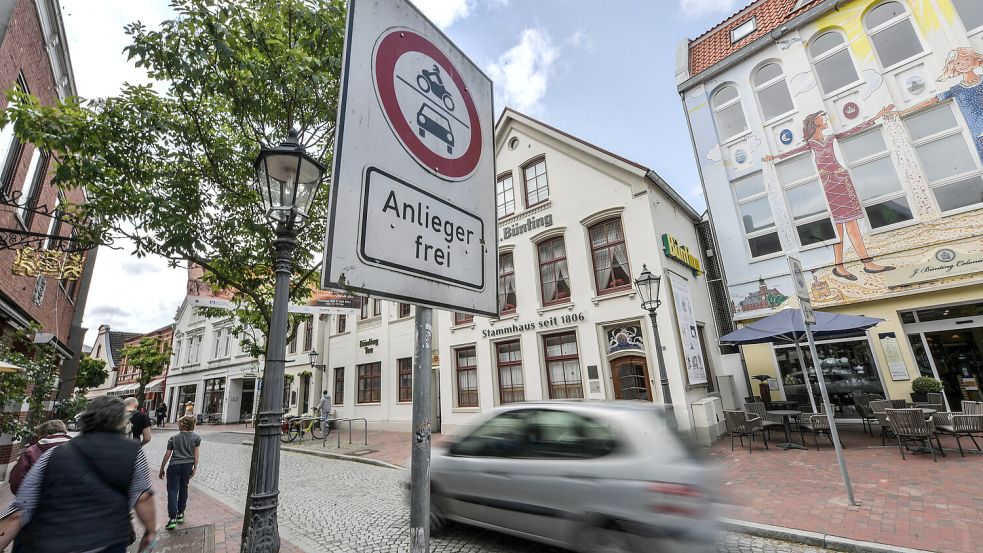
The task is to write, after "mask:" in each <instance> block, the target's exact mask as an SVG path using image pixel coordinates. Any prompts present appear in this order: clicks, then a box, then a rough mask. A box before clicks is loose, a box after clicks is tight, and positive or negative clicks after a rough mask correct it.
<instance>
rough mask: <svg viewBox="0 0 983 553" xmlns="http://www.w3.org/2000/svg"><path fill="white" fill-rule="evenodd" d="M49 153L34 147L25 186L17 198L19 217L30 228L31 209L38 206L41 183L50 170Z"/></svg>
mask: <svg viewBox="0 0 983 553" xmlns="http://www.w3.org/2000/svg"><path fill="white" fill-rule="evenodd" d="M48 159H49V156H48V153H47V152H43V151H41V149H40V148H34V153H32V154H31V163H30V165H28V166H27V175H26V176H25V177H24V186H23V187H22V188H21V196H20V198H18V200H17V204H18V207H17V217H18V218H20V221H21V223H23V224H24V226H25V227H27V228H30V226H31V220H32V219H33V218H34V212H33V211H31V210H32V209H34V208H35V207H36V206H37V203H38V197H39V196H40V195H41V184H42V183H43V182H44V177H45V174H46V173H47V172H48Z"/></svg>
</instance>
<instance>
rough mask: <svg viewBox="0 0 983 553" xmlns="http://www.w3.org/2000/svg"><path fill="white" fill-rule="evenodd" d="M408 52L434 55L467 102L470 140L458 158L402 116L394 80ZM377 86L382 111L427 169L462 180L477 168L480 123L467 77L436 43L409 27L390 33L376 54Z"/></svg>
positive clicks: (400, 137) (410, 150) (409, 149)
mask: <svg viewBox="0 0 983 553" xmlns="http://www.w3.org/2000/svg"><path fill="white" fill-rule="evenodd" d="M406 52H420V53H422V54H426V55H428V56H430V57H431V58H433V59H434V60H436V61H437V63H439V64H440V65H441V67H442V68H443V69H444V70H446V71H447V74H448V75H449V76H450V78H451V79H452V80H453V81H454V84H455V85H457V89H458V90H459V91H460V92H461V96H462V98H463V100H464V105H465V107H466V108H467V110H468V120H469V121H470V123H471V143H470V144H468V149H467V150H466V151H465V152H464V155H462V156H461V157H459V158H457V159H449V158H446V157H443V156H441V155H440V154H438V153H436V152H434V151H433V150H431V149H430V148H428V147H427V145H426V144H424V143H423V141H421V140H420V139H419V138H418V137H417V135H416V132H415V131H414V130H413V129H412V128H411V127H410V125H409V123H407V122H406V119H405V118H404V117H403V111H402V110H401V109H400V107H399V102H398V101H397V100H396V83H395V79H394V75H395V69H396V62H397V61H398V60H399V58H400V57H402V55H403V54H405V53H406ZM374 63H375V86H376V93H377V94H378V96H379V102H380V103H381V104H382V110H383V111H384V112H385V114H386V119H387V120H388V121H389V125H390V126H391V127H392V129H393V131H394V132H395V133H396V136H397V137H399V139H400V142H402V143H403V146H404V147H405V148H406V149H407V151H409V153H410V154H411V155H412V156H413V157H415V158H416V160H417V161H418V162H419V163H420V164H421V165H423V166H424V167H425V168H426V169H427V170H428V171H431V172H433V173H435V174H437V175H439V176H443V177H446V178H449V179H455V180H459V179H463V178H465V177H467V176H468V175H470V174H471V173H472V172H474V170H475V169H476V168H477V167H478V161H479V160H480V159H481V122H480V121H479V120H478V109H477V108H476V107H475V105H474V99H472V98H471V93H470V92H469V91H468V89H467V87H466V86H465V85H464V80H463V79H462V78H461V75H460V73H458V71H457V68H456V67H454V65H453V64H452V63H451V62H450V60H449V59H447V56H445V55H444V53H443V52H441V51H440V50H439V49H438V48H437V46H436V45H434V44H433V43H432V42H430V41H429V40H427V39H426V38H424V37H422V36H420V35H418V34H416V33H414V32H412V31H407V30H396V31H392V32H390V33H389V34H388V35H386V37H385V38H383V39H382V40H381V41H380V42H379V46H378V47H377V48H376V55H375V61H374Z"/></svg>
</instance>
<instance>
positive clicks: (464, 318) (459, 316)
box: [454, 292, 501, 325]
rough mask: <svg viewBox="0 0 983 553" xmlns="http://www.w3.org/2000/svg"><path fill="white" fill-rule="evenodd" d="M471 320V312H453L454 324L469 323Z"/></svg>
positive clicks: (472, 317)
mask: <svg viewBox="0 0 983 553" xmlns="http://www.w3.org/2000/svg"><path fill="white" fill-rule="evenodd" d="M499 294H501V292H499ZM473 321H474V315H472V314H471V313H461V312H460V311H455V312H454V324H455V325H463V324H469V323H471V322H473Z"/></svg>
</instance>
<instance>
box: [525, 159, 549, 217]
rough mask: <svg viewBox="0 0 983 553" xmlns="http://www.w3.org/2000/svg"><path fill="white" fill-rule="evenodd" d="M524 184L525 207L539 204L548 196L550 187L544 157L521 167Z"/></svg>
mask: <svg viewBox="0 0 983 553" xmlns="http://www.w3.org/2000/svg"><path fill="white" fill-rule="evenodd" d="M522 176H523V178H524V179H525V184H526V207H532V206H534V205H536V204H541V203H543V202H545V201H546V200H548V199H549V198H550V187H549V183H548V182H547V180H546V159H545V158H540V159H538V160H536V161H534V162H532V163H530V164H528V165H526V166H525V167H523V168H522Z"/></svg>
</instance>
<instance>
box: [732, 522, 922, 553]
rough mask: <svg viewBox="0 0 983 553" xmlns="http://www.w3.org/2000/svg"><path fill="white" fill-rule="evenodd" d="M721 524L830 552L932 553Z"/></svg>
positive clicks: (746, 524)
mask: <svg viewBox="0 0 983 553" xmlns="http://www.w3.org/2000/svg"><path fill="white" fill-rule="evenodd" d="M720 522H721V524H723V526H724V527H725V528H727V529H728V530H731V531H733V532H739V533H741V534H747V535H749V536H757V537H759V538H771V539H776V540H781V541H787V542H792V543H799V544H802V545H809V546H812V547H822V548H825V549H829V550H830V551H842V552H845V553H931V552H929V551H925V550H924V549H911V548H908V547H898V546H895V545H887V544H883V543H874V542H869V541H859V540H852V539H849V538H843V537H840V536H831V535H829V534H820V533H818V532H809V531H806V530H797V529H795V528H783V527H781V526H771V525H770V524H760V523H757V522H745V521H743V520H735V519H730V518H722V519H720Z"/></svg>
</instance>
